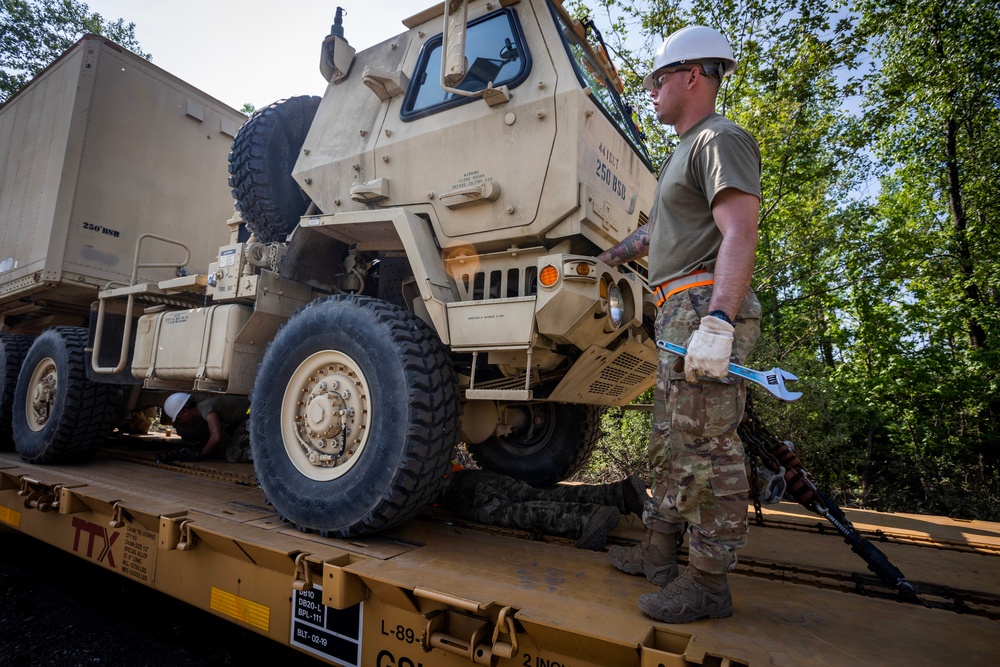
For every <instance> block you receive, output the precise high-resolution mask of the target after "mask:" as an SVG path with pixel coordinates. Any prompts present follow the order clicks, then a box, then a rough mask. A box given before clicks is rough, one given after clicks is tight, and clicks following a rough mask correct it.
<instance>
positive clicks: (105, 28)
mask: <svg viewBox="0 0 1000 667" xmlns="http://www.w3.org/2000/svg"><path fill="white" fill-rule="evenodd" d="M87 33H92V34H95V35H104V36H105V37H107V38H109V39H112V40H114V41H115V42H118V43H119V44H121V45H122V46H124V47H125V48H127V49H130V50H132V51H134V52H135V53H137V54H138V55H140V56H142V57H144V58H146V59H147V60H149V59H150V56H149V54H146V53H143V52H142V51H141V50H140V48H139V42H138V41H137V40H136V37H135V24H134V23H125V21H124V19H118V20H116V21H109V20H106V19H105V18H104V17H102V16H101V15H100V14H98V13H96V12H91V11H90V8H89V7H88V6H87V5H86V4H85V3H83V2H78V1H77V0H0V103H3V102H5V101H6V100H7V98H8V97H10V96H11V95H13V94H14V93H16V92H17V91H18V90H19V89H20V88H21V87H22V86H24V84H26V83H27V82H28V81H30V80H31V78H32V77H34V76H35V75H36V74H37V73H38V72H39V71H41V70H42V69H43V68H45V67H47V66H48V64H49V63H51V62H52V61H53V60H55V59H56V58H57V57H58V56H59V55H60V54H61V53H62V52H63V51H65V50H66V49H68V48H69V47H70V46H72V45H73V43H74V42H76V41H77V40H78V39H79V38H80V37H82V36H83V35H84V34H87Z"/></svg>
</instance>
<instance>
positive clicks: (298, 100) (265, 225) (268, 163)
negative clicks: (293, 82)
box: [229, 95, 320, 243]
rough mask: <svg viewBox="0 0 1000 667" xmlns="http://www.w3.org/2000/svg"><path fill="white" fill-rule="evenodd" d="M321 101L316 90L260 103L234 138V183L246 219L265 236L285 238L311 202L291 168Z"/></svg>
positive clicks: (231, 161)
mask: <svg viewBox="0 0 1000 667" xmlns="http://www.w3.org/2000/svg"><path fill="white" fill-rule="evenodd" d="M319 102H320V98H318V97H316V96H315V95H301V96H299V97H289V98H288V99H285V100H279V101H277V102H275V103H274V104H271V105H269V106H266V107H264V108H263V109H258V110H257V112H256V113H254V115H253V116H251V117H250V120H248V121H247V122H246V123H244V124H243V126H242V127H241V128H240V130H239V132H237V133H236V138H235V139H233V148H232V150H231V151H230V153H229V186H230V187H231V188H232V189H233V198H234V199H235V200H236V208H238V209H239V210H240V212H241V213H242V215H243V221H244V222H246V224H247V227H248V228H249V229H250V231H252V232H253V233H254V235H256V237H257V239H258V240H260V241H263V242H265V243H269V242H271V241H284V240H285V237H286V236H287V235H288V234H289V232H291V231H292V229H294V228H295V225H296V224H298V222H299V218H300V217H301V216H302V214H303V213H305V211H306V208H308V206H309V198H308V197H307V196H306V194H305V193H304V192H302V189H301V188H300V187H299V184H298V183H296V182H295V179H293V178H292V168H293V167H294V166H295V161H296V160H297V159H298V157H299V152H300V151H301V150H302V144H303V142H305V140H306V134H307V133H308V132H309V126H310V125H312V121H313V118H314V117H315V116H316V109H317V108H318V107H319Z"/></svg>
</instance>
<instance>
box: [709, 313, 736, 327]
mask: <svg viewBox="0 0 1000 667" xmlns="http://www.w3.org/2000/svg"><path fill="white" fill-rule="evenodd" d="M708 316H709V317H718V318H719V319H720V320H722V321H723V322H725V323H726V324H728V325H729V326H732V325H733V321H732V320H731V319H729V315H726V313H725V311H722V310H713V311H712V312H710V313H709V314H708Z"/></svg>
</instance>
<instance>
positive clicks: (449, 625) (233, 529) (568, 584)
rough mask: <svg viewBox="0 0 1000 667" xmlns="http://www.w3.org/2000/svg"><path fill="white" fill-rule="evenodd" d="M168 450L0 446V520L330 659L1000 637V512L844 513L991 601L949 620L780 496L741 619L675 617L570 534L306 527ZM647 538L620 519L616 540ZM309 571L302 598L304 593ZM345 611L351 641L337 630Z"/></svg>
mask: <svg viewBox="0 0 1000 667" xmlns="http://www.w3.org/2000/svg"><path fill="white" fill-rule="evenodd" d="M166 444H167V443H166V442H159V443H157V442H156V441H153V442H148V441H139V440H131V441H122V442H120V443H119V444H117V445H115V446H110V447H109V448H108V449H106V450H104V451H103V452H102V455H101V458H99V459H98V460H95V461H93V462H90V463H87V464H82V465H75V466H47V467H39V466H32V465H27V464H24V463H22V462H21V461H19V460H18V458H17V457H16V455H13V454H7V453H5V454H0V525H3V526H5V527H8V528H14V529H17V530H20V531H22V532H25V533H27V534H29V535H32V536H34V537H37V538H39V539H41V540H44V541H46V542H49V543H51V544H54V545H55V546H58V547H60V548H62V549H64V550H66V551H68V552H71V553H75V554H77V555H78V556H80V557H83V558H85V559H88V560H91V561H93V562H94V563H95V564H97V565H99V566H102V567H105V568H108V569H112V570H116V571H118V572H120V573H121V574H123V575H124V576H128V577H131V578H133V579H136V580H138V581H141V582H143V583H145V584H147V585H149V586H151V587H153V588H155V589H157V590H160V591H163V592H164V593H165V594H169V595H172V596H175V597H178V598H180V599H182V600H185V601H187V602H189V603H191V604H193V605H196V606H198V607H200V608H203V609H207V610H209V611H212V612H214V613H216V614H218V615H220V616H223V617H225V618H227V619H229V620H232V621H233V622H236V623H238V624H241V625H243V626H245V627H247V628H248V629H251V630H253V631H255V632H258V633H261V634H264V635H266V636H269V637H271V638H273V639H275V640H276V641H279V642H282V643H286V644H292V645H296V646H297V648H300V649H302V650H305V651H308V652H310V653H313V654H314V655H317V656H318V657H321V658H324V657H325V659H326V660H327V661H328V662H330V663H331V664H343V665H347V664H358V665H384V666H388V665H405V664H408V663H407V662H406V660H410V661H412V664H414V665H416V664H421V663H422V664H423V665H425V667H430V666H432V665H462V664H471V662H472V661H471V660H470V658H469V657H462V656H460V655H459V653H461V652H462V651H467V652H468V653H469V654H470V655H472V656H473V657H475V655H476V650H477V647H478V651H479V652H481V654H482V655H484V656H486V657H484V658H482V659H483V660H487V662H485V663H483V664H489V661H488V658H489V657H490V656H491V655H492V656H493V658H495V660H494V662H493V664H497V665H524V664H527V665H529V666H531V667H537V666H538V665H549V666H551V665H576V666H579V665H616V666H617V665H700V664H710V665H724V664H728V665H830V666H840V665H902V664H906V665H940V664H963V665H992V664H995V663H996V653H997V650H998V649H1000V640H998V636H1000V635H998V630H1000V626H998V621H997V620H991V618H990V615H991V614H992V618H993V619H995V618H997V617H998V616H1000V552H998V548H1000V526H998V525H997V524H990V523H986V522H958V521H953V520H949V519H943V518H939V517H924V516H917V515H886V514H879V513H875V512H863V511H848V515H849V518H850V519H851V520H852V521H854V522H855V525H856V526H857V527H858V528H859V529H860V530H862V531H869V530H875V529H880V530H882V531H883V533H884V535H885V539H886V540H887V541H886V542H882V543H879V547H880V548H881V549H882V550H883V551H884V552H885V553H886V554H887V555H888V556H889V557H890V558H891V559H892V560H893V562H894V563H895V564H896V565H897V566H899V567H900V569H902V570H903V572H904V573H905V574H906V575H907V577H908V578H909V579H910V580H911V581H913V582H915V583H924V584H932V585H937V586H947V587H951V588H953V589H958V590H962V591H967V592H975V593H977V594H978V595H980V596H982V597H983V599H984V600H985V601H986V602H985V603H984V604H985V606H982V607H980V611H977V612H975V613H970V614H958V613H955V612H954V611H948V610H944V609H928V608H924V607H921V606H919V605H915V604H907V603H901V602H896V601H893V600H888V599H878V598H873V597H866V596H863V595H859V594H857V593H852V592H846V591H849V590H850V587H849V586H848V588H847V589H846V590H838V589H836V588H835V587H831V586H829V585H828V584H827V583H825V581H826V580H827V579H829V578H830V576H832V575H837V576H846V577H849V576H851V575H852V573H853V574H856V575H864V574H865V573H866V568H865V566H864V563H863V562H862V561H861V560H860V559H858V558H857V557H855V556H854V555H853V554H852V553H851V552H850V550H849V549H848V547H847V546H846V545H844V544H843V542H842V540H841V539H840V538H839V537H836V536H833V535H830V534H820V533H818V532H817V531H816V529H815V528H816V525H817V524H818V523H820V522H819V521H818V519H817V518H815V517H812V516H810V515H809V514H808V513H807V512H806V511H805V510H802V509H801V508H798V507H797V506H793V505H790V504H786V503H782V504H780V505H778V506H776V507H774V508H771V509H767V510H765V526H764V527H761V526H756V525H754V526H752V527H751V531H750V543H749V545H748V547H747V549H746V550H745V551H744V552H743V553H742V554H741V565H740V569H739V570H738V571H737V573H736V574H734V575H733V576H732V588H733V594H734V604H735V607H736V615H735V616H733V617H732V618H729V619H721V620H713V621H700V622H696V623H692V624H689V625H681V626H668V625H664V624H659V623H654V622H652V621H651V620H650V619H648V618H646V617H645V616H643V615H642V614H641V613H640V612H639V611H638V609H637V608H636V606H635V600H636V598H637V597H638V596H639V595H640V594H642V593H645V592H649V591H650V590H652V586H651V585H650V584H648V583H647V582H646V581H645V580H643V579H641V578H636V577H629V576H625V575H622V574H620V573H618V572H617V571H615V570H614V569H612V568H611V567H610V566H609V565H608V563H607V560H606V555H605V554H601V553H594V552H589V551H583V550H577V549H575V548H573V546H572V544H571V543H570V542H569V541H567V540H563V539H559V538H548V537H546V538H544V539H543V540H542V541H531V540H530V539H528V537H529V536H527V535H525V534H522V533H519V532H518V531H510V530H506V531H504V530H497V529H493V528H490V527H487V526H482V525H467V524H463V523H461V522H458V521H456V520H455V519H454V518H453V517H452V516H451V515H450V514H448V513H447V512H445V511H443V510H440V509H436V508H435V509H432V510H430V511H428V512H426V513H425V514H424V515H423V516H421V517H420V518H418V519H417V520H414V521H411V522H409V523H407V524H405V525H403V526H402V527H400V528H399V529H396V530H393V531H390V532H387V533H385V534H382V535H378V536H371V537H365V538H359V539H353V540H351V539H326V538H322V537H320V536H318V535H315V534H303V533H300V532H298V531H296V530H294V529H293V528H291V527H289V526H287V525H286V524H284V523H282V522H281V521H280V519H279V518H278V517H277V516H275V514H274V513H273V511H272V510H271V508H270V507H269V506H268V505H267V504H266V502H265V499H264V498H263V497H262V495H261V492H260V491H259V489H257V488H256V487H255V486H253V485H252V469H251V466H247V465H240V464H226V463H210V464H206V463H199V464H190V465H182V466H166V465H158V464H154V463H152V458H153V453H152V452H153V450H154V449H155V448H156V447H162V446H165V445H166ZM19 494H20V495H19ZM55 501H58V503H57V504H55V505H53V503H54V502H55ZM828 532H829V531H828ZM641 535H642V532H641V526H639V525H638V523H637V522H633V523H629V522H627V521H626V522H623V524H622V525H621V526H619V528H618V530H617V531H616V532H615V534H614V536H613V537H614V539H615V540H617V541H619V542H623V543H628V542H629V541H631V540H637V539H640V538H641ZM0 539H2V535H0ZM105 547H107V548H105ZM775 564H777V565H775ZM831 573H832V574H831ZM306 581H310V582H312V584H314V586H315V588H314V589H312V592H309V591H299V592H296V591H295V589H296V588H299V589H304V588H307V585H306V584H305V582H306ZM322 601H326V602H327V603H328V604H334V605H336V606H338V607H343V609H341V610H339V611H338V610H334V609H333V608H332V607H329V606H327V605H324V604H321V602H322ZM293 602H294V603H295V605H296V606H294V607H293ZM359 602H361V605H360V606H355V605H356V604H357V603H359ZM982 609H987V611H986V612H982V611H981V610H982ZM310 618H313V619H314V620H315V619H322V618H326V619H327V620H326V621H325V623H326V624H327V625H330V624H331V623H332V624H333V625H334V626H335V627H337V628H339V634H338V632H334V634H331V635H329V636H325V635H323V634H322V632H319V634H317V630H319V629H320V628H321V626H322V625H323V624H322V623H320V625H318V626H317V625H315V624H313V625H309V624H308V623H307V621H309V619H310ZM329 619H335V620H329ZM345 619H347V620H346V621H345ZM508 619H512V620H508ZM351 623H354V624H355V625H356V626H357V628H356V629H358V632H357V633H355V634H357V635H358V638H350V637H348V638H347V639H344V637H342V636H341V635H344V636H345V637H346V636H347V635H350V634H352V631H350V630H349V629H345V624H346V625H347V626H350V625H351ZM338 624H339V625H338ZM498 627H499V629H498ZM508 627H509V628H512V629H513V630H512V634H511V633H508V632H507V631H506V628H508ZM296 632H301V633H302V634H301V639H299V640H296V639H295V637H296ZM344 633H346V634H344ZM432 639H433V641H431V640H432ZM334 640H336V642H339V643H336V642H335V643H336V646H338V647H339V648H338V650H343V651H346V653H339V654H338V655H339V656H340V658H339V659H336V660H335V659H333V658H331V657H330V655H331V654H330V653H329V652H327V653H324V652H323V651H324V650H325V649H324V644H323V641H327V642H333V641H334ZM296 641H298V643H296ZM424 643H426V644H427V647H428V648H429V652H425V651H424V650H423V648H422V645H423V644H424ZM333 645H334V644H330V643H328V644H326V645H325V646H328V647H329V646H333ZM470 646H471V647H472V648H471V649H470V648H469V647H470ZM431 647H433V648H431ZM331 650H332V649H331ZM352 651H353V653H352ZM506 654H510V655H511V657H509V658H507V657H501V656H502V655H506ZM345 655H347V656H348V658H347V659H345V658H344V656H345ZM351 656H353V657H351ZM352 660H353V662H352Z"/></svg>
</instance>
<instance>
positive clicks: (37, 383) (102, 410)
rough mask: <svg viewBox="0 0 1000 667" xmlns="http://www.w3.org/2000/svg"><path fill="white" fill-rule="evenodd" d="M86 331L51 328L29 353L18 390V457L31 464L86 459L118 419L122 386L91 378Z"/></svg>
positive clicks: (14, 419)
mask: <svg viewBox="0 0 1000 667" xmlns="http://www.w3.org/2000/svg"><path fill="white" fill-rule="evenodd" d="M86 345H87V330H86V329H84V328H82V327H52V328H51V329H47V330H46V331H45V332H44V333H42V335H40V336H39V337H38V338H36V339H35V342H34V343H33V344H32V346H31V347H30V348H29V349H28V353H27V354H26V355H25V358H24V363H23V364H22V365H21V372H20V374H19V375H18V378H17V389H16V390H15V392H14V404H13V408H12V410H11V412H12V426H13V431H14V443H15V445H16V447H17V451H18V453H19V454H20V455H21V456H22V457H23V458H24V459H26V460H27V461H29V462H31V463H63V462H67V461H75V460H78V459H82V458H84V457H85V456H87V455H88V454H90V452H91V451H92V450H93V449H94V448H95V447H96V446H97V445H98V444H99V443H100V442H101V440H102V439H103V438H105V437H107V436H108V435H109V434H110V433H111V430H112V429H113V428H114V425H115V421H116V419H117V417H118V410H119V400H118V396H119V393H118V387H116V386H115V385H108V384H99V383H96V382H91V381H90V380H88V379H87V371H86V367H85V366H84V364H85V363H86V354H85V353H84V348H85V347H86Z"/></svg>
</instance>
